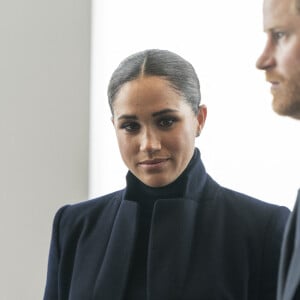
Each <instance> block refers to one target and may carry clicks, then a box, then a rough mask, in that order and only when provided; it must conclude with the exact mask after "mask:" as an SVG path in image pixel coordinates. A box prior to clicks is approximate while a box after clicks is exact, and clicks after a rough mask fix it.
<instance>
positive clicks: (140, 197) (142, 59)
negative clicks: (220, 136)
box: [44, 50, 289, 300]
mask: <svg viewBox="0 0 300 300" xmlns="http://www.w3.org/2000/svg"><path fill="white" fill-rule="evenodd" d="M108 98H109V104H110V107H111V112H112V123H113V126H114V128H115V132H116V136H117V140H118V144H119V149H120V153H121V156H122V158H123V161H124V163H125V164H126V166H127V167H128V169H129V171H128V174H127V177H126V180H127V185H126V188H125V189H123V190H121V191H116V192H114V193H112V194H109V195H105V196H102V197H100V198H98V199H94V200H90V201H86V202H83V203H79V204H75V205H69V206H65V207H63V208H61V209H60V210H59V211H58V212H57V214H56V216H55V220H54V225H53V236H52V242H51V249H50V257H49V267H48V277H47V285H46V290H45V297H44V299H46V300H50V299H51V300H53V299H59V300H66V299H70V300H83V299H84V300H88V299H102V300H104V299H107V300H117V299H125V300H127V299H130V300H135V299H138V300H141V299H148V300H152V299H153V300H168V299H170V300H171V299H172V300H174V299H184V300H189V299H191V300H192V299H203V300H209V299H235V300H243V299H248V300H249V299H261V300H268V299H272V300H273V299H275V294H276V279H277V269H278V267H277V266H278V257H279V252H280V244H281V240H282V234H283V229H284V226H285V222H286V219H287V217H288V214H289V211H288V209H287V208H284V207H279V206H276V205H272V204H267V203H264V202H262V201H259V200H256V199H253V198H251V197H249V196H246V195H243V194H240V193H238V192H235V191H232V190H229V189H226V188H223V187H221V186H220V185H218V184H217V183H216V182H215V181H214V180H213V179H212V178H211V177H210V176H209V175H208V174H207V173H206V171H205V168H204V166H203V163H202V161H201V158H200V152H199V150H198V149H197V148H195V138H196V137H197V136H199V135H200V132H201V130H202V128H203V126H204V123H205V119H206V107H205V106H204V105H200V87H199V81H198V78H197V75H196V73H195V70H194V69H193V67H192V66H191V64H190V63H189V62H187V61H186V60H184V59H183V58H181V57H180V56H178V55H176V54H174V53H172V52H169V51H164V50H146V51H143V52H139V53H136V54H134V55H132V56H130V57H128V58H126V59H125V60H124V61H123V62H122V63H121V64H120V65H119V66H118V68H117V69H116V70H115V72H114V73H113V75H112V77H111V80H110V83H109V87H108Z"/></svg>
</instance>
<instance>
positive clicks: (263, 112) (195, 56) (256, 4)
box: [0, 0, 300, 300]
mask: <svg viewBox="0 0 300 300" xmlns="http://www.w3.org/2000/svg"><path fill="white" fill-rule="evenodd" d="M260 2H261V1H247V2H246V3H245V2H243V1H239V0H228V1H226V2H224V1H204V0H203V1H202V0H201V1H170V0H165V1H158V0H154V1H151V2H149V1H144V0H141V1H133V0H129V1H117V0H99V1H97V0H95V1H94V2H93V5H91V3H90V2H89V1H86V0H85V1H83V0H76V1H75V0H73V1H71V0H60V1H58V0H54V1H49V0H43V1H40V0H39V1H38V0H28V1H21V0H9V1H8V0H7V1H5V0H4V1H1V3H0V23H1V24H0V25H1V26H0V39H1V50H0V84H1V88H0V134H1V150H0V182H1V191H0V199H1V209H0V228H1V229H0V233H1V252H0V253H1V258H0V266H1V268H0V300H20V299H22V300H23V299H24V300H38V299H41V298H42V294H43V289H44V284H45V278H46V265H47V256H48V249H49V242H50V233H51V226H52V220H53V217H54V214H55V212H56V211H57V209H58V208H59V207H60V206H62V205H64V204H67V203H75V202H79V201H82V200H85V199H87V198H89V197H96V196H98V195H102V194H105V193H107V192H111V191H112V190H115V189H118V188H122V187H123V186H124V175H125V174H126V168H125V167H124V166H123V163H122V161H121V159H120V156H119V152H118V148H117V144H116V140H115V137H114V131H113V128H112V124H111V122H110V112H109V108H108V104H107V98H106V87H107V83H108V80H109V76H110V74H111V72H112V71H113V70H114V69H115V67H116V66H117V64H118V63H119V62H120V61H121V60H122V59H123V58H124V57H126V56H127V55H129V54H131V53H133V52H136V51H139V50H144V49H146V48H161V49H169V50H172V51H175V52H177V53H178V54H180V55H182V56H184V57H185V58H186V59H188V60H189V61H190V62H191V63H192V64H193V65H194V67H195V69H196V70H197V73H198V75H199V78H200V82H201V90H202V98H203V103H205V104H206V105H207V106H208V119H207V123H206V126H205V128H204V131H203V134H202V135H201V137H200V138H198V140H197V146H199V148H200V149H201V152H202V157H203V160H204V163H205V165H206V168H207V170H208V172H209V173H210V174H211V175H212V176H213V177H214V178H215V179H217V180H218V181H219V182H220V183H221V184H223V185H225V186H228V187H231V188H234V189H236V190H239V191H242V192H245V193H248V194H251V195H253V196H256V197H258V198H261V199H263V200H266V201H269V202H273V203H278V204H283V205H287V206H289V207H290V208H291V207H292V205H293V202H294V200H295V196H296V190H297V188H298V187H299V172H298V169H299V164H300V158H299V150H300V145H299V138H298V137H299V130H300V127H299V122H297V121H294V120H290V119H289V118H282V117H281V118H280V117H278V116H277V115H275V114H274V113H273V112H272V110H271V107H270V103H271V96H270V94H269V90H268V85H267V84H266V83H265V82H264V76H263V73H262V72H259V71H257V70H256V69H255V66H254V65H255V61H256V58H257V56H258V54H259V53H260V51H261V50H262V47H263V41H264V35H263V34H262V33H261V27H262V26H261V6H262V3H260ZM90 66H92V68H90ZM90 78H91V80H90ZM90 100H91V102H90Z"/></svg>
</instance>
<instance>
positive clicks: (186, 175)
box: [125, 148, 207, 204]
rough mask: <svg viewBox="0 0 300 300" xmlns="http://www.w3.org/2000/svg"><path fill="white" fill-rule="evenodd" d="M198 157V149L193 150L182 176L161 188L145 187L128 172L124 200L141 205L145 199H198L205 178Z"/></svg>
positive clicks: (202, 166) (203, 169) (204, 172)
mask: <svg viewBox="0 0 300 300" xmlns="http://www.w3.org/2000/svg"><path fill="white" fill-rule="evenodd" d="M200 156H201V155H200V151H199V149H198V148H195V151H194V154H193V157H192V159H191V160H190V162H189V164H188V166H187V167H186V169H185V170H184V171H183V172H182V174H181V175H180V176H179V177H178V178H177V179H176V180H175V181H173V182H172V183H170V184H168V185H166V186H163V187H158V188H153V187H150V186H147V185H145V184H144V183H143V182H141V181H140V180H139V179H138V178H137V177H135V176H134V175H133V174H132V173H131V172H130V171H128V173H127V176H126V181H127V187H126V191H125V199H126V200H131V201H136V202H139V203H141V204H143V201H144V200H146V199H147V200H152V201H155V200H157V199H170V198H188V199H193V200H197V199H199V195H200V194H201V192H202V190H203V186H204V184H205V181H206V178H207V174H206V171H205V168H204V165H203V163H202V161H201V157H200Z"/></svg>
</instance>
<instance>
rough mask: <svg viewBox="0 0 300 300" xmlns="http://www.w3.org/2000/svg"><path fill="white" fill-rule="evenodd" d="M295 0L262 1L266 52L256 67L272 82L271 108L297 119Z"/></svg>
mask: <svg viewBox="0 0 300 300" xmlns="http://www.w3.org/2000/svg"><path fill="white" fill-rule="evenodd" d="M294 1H295V0H264V9H263V19H264V31H265V32H266V34H267V41H266V45H265V49H264V51H263V53H262V54H261V56H260V57H259V58H258V60H257V63H256V66H257V68H258V69H261V70H265V72H266V80H267V81H268V82H270V83H271V93H272V94H273V109H274V110H275V111H276V112H277V113H278V114H280V115H284V116H290V117H293V118H297V119H300V13H299V12H297V11H296V9H295V3H294Z"/></svg>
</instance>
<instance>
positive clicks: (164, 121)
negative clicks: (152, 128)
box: [158, 118, 175, 128]
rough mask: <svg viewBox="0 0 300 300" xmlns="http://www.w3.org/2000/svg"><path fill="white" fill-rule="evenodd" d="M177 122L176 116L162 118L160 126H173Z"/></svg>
mask: <svg viewBox="0 0 300 300" xmlns="http://www.w3.org/2000/svg"><path fill="white" fill-rule="evenodd" d="M174 122H175V119H174V118H168V119H162V120H160V121H159V122H158V124H159V126H160V127H163V128H168V127H171V126H172V125H173V124H174Z"/></svg>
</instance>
